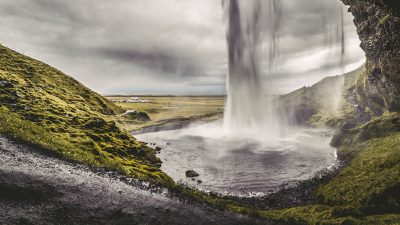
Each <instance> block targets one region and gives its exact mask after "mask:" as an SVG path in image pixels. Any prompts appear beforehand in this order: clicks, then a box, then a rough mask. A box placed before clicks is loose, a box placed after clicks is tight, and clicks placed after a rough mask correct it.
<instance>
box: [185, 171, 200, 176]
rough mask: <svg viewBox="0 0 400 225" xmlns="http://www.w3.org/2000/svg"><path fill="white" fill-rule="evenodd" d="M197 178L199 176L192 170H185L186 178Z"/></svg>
mask: <svg viewBox="0 0 400 225" xmlns="http://www.w3.org/2000/svg"><path fill="white" fill-rule="evenodd" d="M198 176H200V174H198V173H197V172H196V171H194V170H187V171H186V177H198Z"/></svg>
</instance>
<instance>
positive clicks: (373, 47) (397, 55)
mask: <svg viewBox="0 0 400 225" xmlns="http://www.w3.org/2000/svg"><path fill="white" fill-rule="evenodd" d="M342 1H343V2H344V3H345V4H346V5H349V6H350V8H349V11H350V12H351V13H352V14H353V15H354V18H355V19H354V24H355V25H356V27H357V32H358V34H359V37H360V40H361V48H362V49H363V50H364V52H365V55H366V57H367V62H366V68H367V72H366V73H365V74H364V76H362V77H360V79H359V80H358V82H357V84H356V85H355V86H354V87H353V90H352V93H353V94H350V96H353V98H354V97H355V98H356V99H357V107H358V108H357V110H356V112H357V114H359V115H360V117H366V116H365V115H363V114H370V115H371V116H370V117H372V116H380V115H381V114H382V113H383V111H384V110H389V111H398V110H400V98H398V96H399V95H400V41H399V40H400V17H399V15H400V13H399V12H400V4H399V3H398V2H397V3H395V1H391V0H367V1H358V0H342Z"/></svg>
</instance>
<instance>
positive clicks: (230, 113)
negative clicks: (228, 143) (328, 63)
mask: <svg viewBox="0 0 400 225" xmlns="http://www.w3.org/2000/svg"><path fill="white" fill-rule="evenodd" d="M284 1H285V0H223V2H222V3H223V8H224V10H225V16H226V18H227V44H228V70H229V71H228V73H229V74H228V77H227V104H226V109H225V115H224V126H225V128H227V130H238V131H243V129H251V130H253V129H257V128H262V130H263V132H266V131H270V133H277V132H279V129H280V128H281V127H282V123H284V121H285V118H284V116H282V115H279V114H278V113H277V112H276V109H277V107H276V106H275V104H274V100H273V95H274V93H271V92H270V91H269V90H268V89H269V88H268V87H267V88H266V89H265V87H262V83H263V75H265V74H266V75H269V74H271V73H274V72H276V70H277V68H278V66H279V59H280V46H279V41H280V36H279V35H280V33H279V29H280V27H281V23H282V20H283V11H284V8H283V5H284V4H283V3H282V2H284ZM287 1H290V0H287ZM319 1H324V0H315V3H316V4H317V3H318V2H319ZM325 1H326V0H325ZM330 1H331V0H330ZM330 6H332V5H330ZM335 6H337V5H335ZM335 8H337V7H335ZM335 8H334V9H335ZM321 9H322V10H321V12H320V13H321V14H322V17H324V16H325V15H324V14H327V13H328V14H329V13H330V12H332V11H334V12H335V13H334V16H332V15H328V17H329V18H330V20H332V18H333V20H335V21H334V22H332V21H328V22H327V23H328V24H322V25H323V26H326V27H327V29H329V31H327V34H326V35H327V36H329V37H327V38H328V39H329V42H330V44H329V45H332V42H335V43H337V42H340V43H341V51H340V56H339V57H338V59H339V63H341V64H342V65H343V58H344V53H345V45H344V41H345V38H344V27H343V26H344V25H343V11H342V8H340V10H339V12H340V13H339V14H338V13H337V12H338V11H336V10H334V9H333V10H332V7H327V6H325V8H324V6H323V5H322V4H321ZM337 15H339V16H337ZM290 16H291V15H285V17H290ZM332 23H333V24H334V25H336V26H330V25H332ZM333 29H334V31H332V30H333Z"/></svg>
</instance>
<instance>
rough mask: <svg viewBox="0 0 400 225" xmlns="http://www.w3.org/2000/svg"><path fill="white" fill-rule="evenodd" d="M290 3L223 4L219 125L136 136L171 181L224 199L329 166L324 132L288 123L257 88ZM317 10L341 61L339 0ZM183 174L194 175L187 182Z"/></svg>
mask: <svg viewBox="0 0 400 225" xmlns="http://www.w3.org/2000/svg"><path fill="white" fill-rule="evenodd" d="M291 1H297V0H225V1H223V4H222V5H223V8H224V11H225V18H226V22H227V45H228V61H229V63H228V70H229V71H228V77H227V94H228V95H227V103H226V108H225V114H224V119H223V121H216V122H213V123H208V124H194V125H192V126H190V127H189V128H186V129H181V130H172V131H161V132H155V133H145V134H141V135H137V138H138V139H139V140H142V141H145V142H148V143H155V144H156V145H157V146H160V147H161V148H162V149H163V150H162V151H161V153H160V154H159V157H160V158H161V160H162V161H163V164H162V169H163V171H165V172H166V173H167V174H168V175H170V176H171V177H172V178H174V179H175V180H176V181H181V182H184V183H187V184H189V185H193V186H195V187H197V188H201V189H205V190H211V191H217V192H220V193H227V194H241V195H242V194H244V195H246V194H249V193H268V192H269V191H271V190H276V189H277V188H278V187H280V186H281V185H283V184H286V183H289V182H293V181H298V180H304V179H308V178H310V177H312V176H314V175H315V174H316V173H317V172H318V171H320V170H322V169H324V168H329V167H331V166H332V165H334V164H335V163H336V158H335V154H336V153H335V149H334V148H332V147H330V146H329V141H330V137H331V132H330V131H329V130H321V129H311V128H304V127H297V126H294V125H290V123H289V121H290V118H287V115H286V114H285V113H284V112H281V111H280V112H278V107H277V106H276V105H275V102H276V101H275V95H276V94H275V93H272V92H271V91H270V90H272V88H271V87H270V86H268V84H267V85H264V86H263V85H262V83H265V82H263V79H264V78H265V77H266V76H268V75H269V74H272V73H274V72H275V71H277V70H279V65H280V60H281V57H282V56H281V46H280V35H281V32H282V31H281V28H282V26H283V24H284V23H283V22H284V19H285V18H288V17H290V16H291V15H287V14H285V7H287V6H288V4H289V5H290V2H291ZM319 1H327V0H316V1H315V4H318V2H319ZM329 1H330V2H334V1H331V0H329ZM324 7H326V8H324ZM319 10H320V11H321V12H320V13H321V18H322V19H321V20H322V23H320V25H321V26H324V27H326V32H325V35H326V36H325V38H324V41H325V42H326V43H325V45H326V46H327V48H329V49H334V47H333V46H335V43H336V45H337V43H339V46H340V47H339V50H338V51H337V50H336V51H335V50H332V52H333V53H332V56H333V57H337V59H338V60H337V63H338V64H343V57H344V53H345V44H344V35H345V32H344V29H343V9H342V8H341V5H340V3H339V1H338V2H337V4H336V3H332V4H328V5H327V6H326V5H325V4H321V6H320V8H319ZM285 57H290V56H288V55H285ZM338 94H340V93H338ZM186 170H195V171H196V172H198V173H199V174H200V176H199V177H197V178H193V179H192V178H187V177H186V176H185V171H186Z"/></svg>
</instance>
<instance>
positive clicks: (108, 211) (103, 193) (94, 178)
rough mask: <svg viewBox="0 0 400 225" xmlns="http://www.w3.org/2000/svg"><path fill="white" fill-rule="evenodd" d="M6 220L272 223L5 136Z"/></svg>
mask: <svg viewBox="0 0 400 225" xmlns="http://www.w3.org/2000/svg"><path fill="white" fill-rule="evenodd" d="M0 224H5V225H6V224H28V225H29V224H270V223H268V222H265V221H261V220H257V219H254V218H248V217H245V216H240V215H236V214H232V213H228V212H221V211H218V210H215V209H213V208H210V207H208V206H204V205H199V204H193V203H191V204H189V203H185V202H182V201H179V200H178V199H175V198H171V197H168V196H166V195H165V194H162V192H160V193H159V192H151V191H149V190H145V189H142V188H141V187H140V185H139V184H137V183H135V181H134V180H133V179H130V178H126V177H123V176H120V175H117V174H115V173H111V172H95V171H93V170H91V169H89V168H87V167H85V166H82V165H75V164H72V163H68V162H65V161H62V160H59V159H55V158H52V157H49V156H46V155H43V154H42V153H39V152H37V151H36V150H35V149H32V148H30V147H26V146H24V145H20V144H16V143H14V142H11V141H9V140H7V139H5V138H3V137H0Z"/></svg>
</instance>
